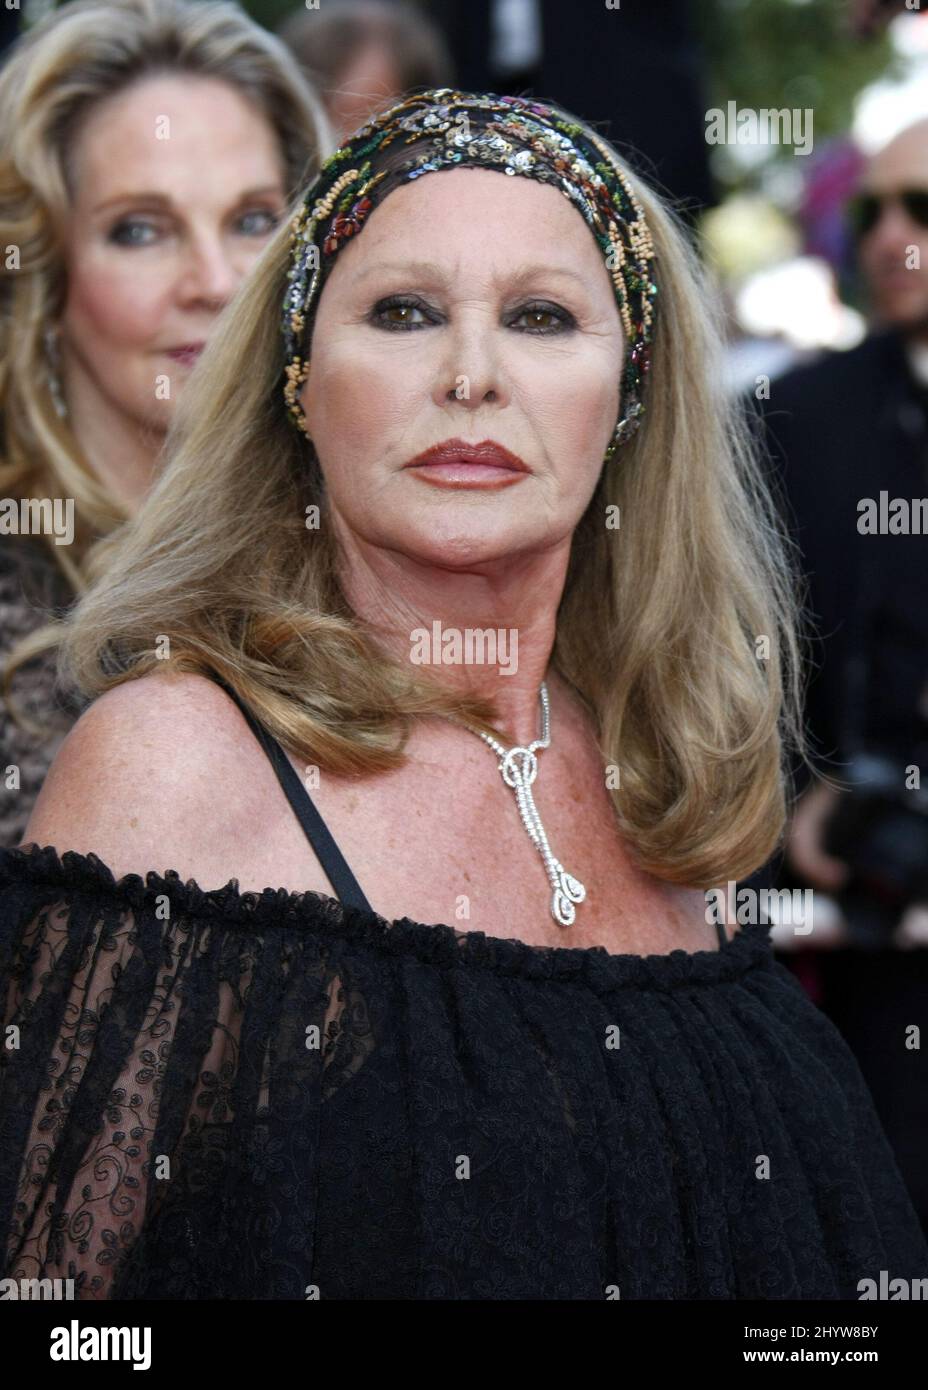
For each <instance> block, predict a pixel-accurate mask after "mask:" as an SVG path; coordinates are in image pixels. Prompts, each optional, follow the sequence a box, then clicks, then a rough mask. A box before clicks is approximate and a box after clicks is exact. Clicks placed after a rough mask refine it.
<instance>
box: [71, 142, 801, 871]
mask: <svg viewBox="0 0 928 1390" xmlns="http://www.w3.org/2000/svg"><path fill="white" fill-rule="evenodd" d="M571 119H576V118H574V117H571ZM615 158H616V161H617V163H618V164H619V166H620V167H621V168H622V169H623V170H624V171H625V173H626V175H627V176H628V177H629V179H630V180H631V183H632V185H633V187H634V188H635V190H636V191H637V193H638V196H639V198H640V199H641V202H642V204H643V207H644V210H645V213H646V216H647V218H648V221H649V224H650V227H651V231H652V234H653V238H654V244H655V248H656V255H657V259H656V279H657V281H658V284H659V287H660V288H659V313H658V319H657V328H656V333H655V338H654V343H653V354H652V365H651V371H650V376H649V380H648V385H647V415H646V417H645V421H644V424H643V426H642V428H641V429H640V430H639V432H638V433H637V435H635V436H634V437H633V438H632V440H631V441H630V442H629V443H628V444H627V445H626V446H625V447H624V448H622V449H620V450H619V451H618V453H617V454H616V456H615V457H614V458H613V459H612V461H611V462H609V463H608V464H606V465H605V466H604V468H603V471H602V475H601V477H600V481H599V484H598V486H597V489H596V491H595V493H594V496H593V498H592V500H591V502H590V505H589V507H588V509H587V511H586V512H585V514H584V516H583V517H582V519H581V521H580V523H579V525H578V527H577V530H576V533H575V536H574V539H573V545H572V553H571V561H570V565H569V568H568V575H567V580H566V586H565V591H564V595H563V598H562V602H561V604H560V608H559V611H558V617H557V631H556V639H555V647H554V652H553V664H554V666H555V668H556V670H557V671H558V672H559V674H560V675H561V676H562V677H563V678H564V679H565V680H566V681H568V682H569V683H570V684H571V686H572V687H573V688H574V690H575V691H576V692H577V693H578V694H579V696H580V697H581V698H582V699H583V701H584V702H585V704H586V706H587V707H588V709H589V710H590V712H591V713H592V715H593V717H594V719H595V722H596V726H597V728H598V731H599V742H600V748H601V752H602V756H603V759H604V762H605V764H606V765H607V766H611V767H612V768H613V769H616V770H618V774H619V777H618V780H619V783H620V785H619V786H618V787H615V786H614V785H613V784H614V782H615V780H616V778H615V776H614V775H613V777H612V778H611V779H610V780H609V781H607V785H608V786H610V787H612V788H613V789H612V790H611V792H610V794H611V796H612V798H613V801H614V805H615V808H616V812H617V816H618V821H619V826H620V829H621V831H622V832H623V834H624V835H625V837H626V838H627V840H628V842H629V844H630V847H631V848H632V850H633V852H635V853H636V856H637V858H638V861H639V863H640V864H641V865H642V867H644V868H645V869H647V870H649V871H651V872H653V873H655V874H657V875H658V876H659V877H661V878H664V879H669V880H671V881H674V882H677V883H681V884H686V885H692V886H696V887H709V886H712V885H715V884H718V883H719V882H726V881H727V880H728V879H739V878H743V877H746V876H747V875H748V874H749V873H750V872H751V871H753V870H754V869H756V868H757V867H758V866H760V865H761V864H763V863H764V862H765V861H766V859H767V858H768V857H769V855H770V854H771V852H772V851H773V850H774V849H775V848H776V846H777V845H778V843H779V842H780V837H781V835H782V832H783V827H784V819H785V810H786V804H785V803H786V789H787V785H788V782H789V772H788V754H789V752H790V751H791V750H792V749H796V750H799V751H800V752H801V754H802V756H803V757H805V751H804V750H805V745H804V740H803V735H802V723H801V717H800V714H799V710H800V703H801V693H802V692H801V688H800V669H801V668H800V655H799V650H798V646H799V644H798V638H797V629H798V617H799V602H798V596H797V591H798V580H797V578H796V571H795V570H794V567H793V563H792V557H791V555H790V553H789V550H788V548H787V547H788V545H789V542H788V541H787V540H786V537H785V535H784V533H783V530H782V527H781V525H780V523H779V521H778V513H777V510H776V507H775V505H774V503H773V501H772V500H771V498H770V496H769V493H768V491H767V489H766V486H765V482H764V473H763V469H762V467H761V466H760V463H759V461H758V459H757V458H756V456H755V454H754V452H753V447H754V446H753V444H752V442H751V433H750V431H749V429H748V426H747V423H746V421H745V420H744V418H743V417H742V409H743V408H741V407H739V406H737V405H736V404H734V403H731V402H730V401H728V400H727V399H726V396H725V394H724V390H723V387H722V371H721V366H720V354H721V347H722V327H721V323H720V319H719V314H718V310H717V309H716V307H715V299H714V296H713V295H712V294H711V293H710V291H709V289H708V287H707V285H706V283H705V281H704V274H703V271H702V269H701V267H700V264H699V262H698V259H697V257H696V255H695V253H694V252H693V250H692V249H691V247H690V244H689V242H688V240H687V237H686V234H685V232H684V231H683V229H682V226H681V225H680V223H679V222H678V220H677V218H676V216H675V214H673V213H672V212H670V211H668V210H667V209H666V208H665V207H664V206H663V205H662V204H661V203H660V201H659V200H658V199H657V198H656V197H655V196H654V195H653V193H651V192H649V190H648V189H647V188H646V187H645V186H643V185H642V182H641V180H640V179H638V178H636V177H635V176H634V175H633V174H632V173H630V171H629V170H628V169H627V168H626V166H625V165H624V162H623V161H621V160H620V159H619V158H618V156H615ZM434 177H440V173H438V174H435V175H434ZM289 237H290V233H289V229H288V228H286V227H282V228H280V229H279V230H278V232H277V234H276V235H275V236H274V238H273V239H272V241H271V242H270V243H269V245H268V246H267V247H266V248H265V250H264V252H263V253H262V256H261V258H260V259H259V261H258V262H257V264H256V266H255V269H254V271H253V273H252V275H251V277H250V280H249V282H248V284H247V285H246V286H245V288H244V290H243V292H242V293H241V294H240V295H239V297H238V299H237V302H236V303H235V304H234V305H233V306H232V307H231V310H230V312H229V316H228V319H227V320H226V322H225V325H224V331H223V332H222V333H221V334H217V335H216V336H215V337H214V338H213V339H212V340H211V341H210V343H209V344H208V346H207V348H206V350H205V352H204V354H203V358H202V360H201V363H200V369H198V373H197V378H196V380H195V381H194V382H192V383H191V386H190V388H189V389H188V391H187V392H186V394H185V396H184V398H183V400H182V401H181V402H180V405H179V409H178V411H177V413H176V415H175V417H174V420H173V421H172V425H171V430H170V435H169V439H168V445H167V450H166V453H167V456H168V457H169V459H170V463H169V465H168V467H167V470H166V471H165V473H164V474H163V476H162V477H161V479H160V480H159V482H158V483H157V484H156V486H155V488H154V490H153V492H152V493H151V495H150V496H149V499H148V501H147V503H146V505H145V506H144V507H143V508H142V510H141V511H140V512H139V514H138V515H137V516H136V517H135V518H134V519H133V521H132V522H131V523H130V524H129V526H128V527H127V528H126V529H125V530H124V531H123V532H122V533H121V534H120V535H119V536H117V537H114V538H112V541H111V548H112V554H111V555H110V556H109V557H108V568H107V575H106V578H105V579H104V580H103V581H102V582H101V583H100V584H98V585H97V586H96V587H95V588H94V589H93V590H91V592H90V593H89V594H88V595H87V596H86V597H85V598H84V599H83V601H82V602H81V603H80V605H79V606H78V608H77V610H76V613H75V614H74V615H73V618H72V622H71V624H70V626H69V629H68V631H67V632H66V634H65V637H64V644H63V647H62V650H61V652H60V653H59V661H60V669H61V673H62V674H64V675H66V677H67V678H68V679H71V680H74V681H75V682H76V683H77V684H78V685H79V686H80V687H81V689H82V690H83V691H84V692H85V693H86V694H87V695H88V696H90V697H93V696H96V695H98V694H100V693H102V692H103V691H105V690H107V689H109V688H110V687H112V686H114V685H117V684H119V683H120V682H122V681H125V680H127V679H131V678H134V677H139V676H141V675H144V674H146V673H148V672H152V671H155V670H157V669H159V668H161V669H164V666H165V665H166V664H169V665H170V668H171V669H173V670H175V671H193V672H200V673H202V674H208V673H209V672H210V671H215V672H216V673H218V674H219V675H220V676H222V677H224V678H225V679H226V680H227V681H228V682H229V683H230V684H231V685H232V686H233V687H234V688H235V689H236V690H237V691H238V693H239V694H240V695H241V696H242V697H243V698H244V699H245V700H246V701H247V703H248V704H249V705H250V706H251V708H252V709H253V710H254V711H255V713H256V715H257V717H258V718H259V719H260V720H262V721H263V722H264V723H265V725H266V726H267V727H268V728H269V729H270V730H271V732H272V733H274V734H275V735H276V736H277V737H278V738H279V739H280V740H281V741H282V742H283V743H284V744H285V746H287V747H288V748H290V749H291V750H292V751H293V752H294V753H295V754H296V755H297V756H299V757H302V758H303V759H305V761H306V762H307V763H310V764H315V765H318V766H321V767H324V768H326V769H329V770H332V771H333V772H336V773H365V772H373V771H376V770H379V769H385V768H389V767H393V766H396V765H397V764H398V763H399V762H401V761H402V759H403V756H404V752H403V749H404V745H405V740H406V736H407V733H408V730H409V727H410V722H411V720H412V719H413V718H414V717H415V716H418V715H457V716H459V717H461V718H465V719H469V720H471V721H472V722H475V723H477V724H479V725H481V726H482V727H484V728H485V729H487V730H489V729H490V728H491V727H492V721H493V720H494V718H495V710H494V707H493V705H492V703H491V702H489V701H483V700H476V699H473V700H469V699H467V698H466V697H464V696H461V695H459V694H458V693H456V692H450V691H447V690H443V689H442V688H441V686H440V684H439V683H438V682H437V681H436V680H435V679H434V677H433V675H432V674H431V673H430V672H429V671H428V670H425V669H423V668H420V667H414V666H413V665H412V664H404V663H403V662H402V661H399V660H396V659H394V658H393V657H392V656H390V655H387V654H386V653H385V652H384V651H383V650H382V649H381V648H379V647H378V646H377V645H376V642H375V640H374V637H373V635H372V633H371V632H370V630H369V629H368V628H367V627H366V625H365V624H364V623H362V622H361V621H360V620H359V619H358V618H357V617H356V616H355V615H354V614H353V613H352V611H351V610H350V608H349V606H348V604H347V601H346V599H345V598H344V596H343V594H342V592H341V589H340V586H339V584H338V582H337V578H336V558H337V556H336V552H335V547H334V537H333V527H332V526H331V525H329V524H327V512H326V497H325V491H324V487H323V479H322V475H321V471H320V467H319V461H318V459H317V458H316V456H315V454H314V450H313V447H312V445H311V444H310V443H309V441H308V440H306V438H305V437H304V436H303V435H302V434H301V433H300V432H298V431H297V430H296V429H295V428H294V427H293V425H292V424H291V423H290V422H289V420H288V419H287V416H286V413H285V406H284V401H283V396H282V390H281V387H282V369H283V340H282V337H281V332H280V316H281V304H282V299H283V295H284V290H285V286H286V272H287V268H288V246H289ZM314 506H318V507H319V509H320V518H321V523H320V525H319V527H318V529H308V526H310V525H311V523H312V521H313V518H314V514H313V513H312V512H311V511H310V512H308V513H307V510H306V509H307V508H312V507H314ZM608 507H618V508H619V509H620V512H619V513H618V515H619V517H620V522H621V525H620V529H618V530H612V529H607V525H606V520H607V508H608ZM612 515H613V516H614V515H615V513H613V514H612ZM165 656H168V657H169V661H168V662H167V663H166V662H163V661H162V660H161V658H163V657H165Z"/></svg>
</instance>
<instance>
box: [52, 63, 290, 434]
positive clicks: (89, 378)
mask: <svg viewBox="0 0 928 1390" xmlns="http://www.w3.org/2000/svg"><path fill="white" fill-rule="evenodd" d="M284 179H285V173H284V166H283V161H282V157H281V152H280V148H279V144H278V140H277V137H276V134H275V132H274V129H273V127H272V126H271V125H270V124H269V123H268V121H267V120H266V119H265V117H264V116H263V115H261V114H260V112H258V111H256V110H255V109H254V108H253V107H252V106H250V105H249V104H248V103H247V102H246V101H245V100H244V99H243V98H242V97H241V96H240V95H239V93H238V92H237V91H236V90H235V89H234V88H233V87H231V86H229V85H228V84H227V83H225V82H223V81H219V80H217V79H215V78H199V77H187V76H185V77H178V76H177V75H167V74H166V75H163V76H156V77H150V78H145V79H143V80H141V81H139V82H137V83H135V84H134V85H133V86H131V87H129V88H127V89H126V90H125V91H123V92H120V93H118V94H117V95H116V96H113V97H109V98H106V99H105V100H103V101H101V102H100V103H98V104H97V105H96V106H95V107H94V108H93V109H92V110H91V112H90V113H89V115H88V117H87V119H86V121H85V123H84V124H83V125H82V127H81V128H80V131H79V134H78V136H77V139H76V142H75V146H74V149H73V162H72V164H71V182H72V185H73V204H72V212H71V216H70V219H69V224H68V227H67V229H66V241H67V245H66V271H67V302H66V306H65V310H64V314H63V316H62V319H61V323H60V341H61V349H62V358H63V375H64V382H65V389H66V394H67V395H68V396H69V398H70V396H71V393H72V392H74V391H79V392H80V393H81V399H82V401H83V402H84V403H85V405H86V404H89V406H90V408H91V409H93V408H94V406H95V404H96V405H97V406H100V405H102V404H103V403H104V402H105V404H106V406H107V407H108V411H109V413H112V411H113V410H114V409H115V411H116V412H118V413H119V414H123V415H125V416H127V417H130V418H131V419H132V420H133V421H135V422H136V423H138V424H140V425H143V426H151V427H153V428H154V429H155V430H156V431H159V432H163V430H164V429H165V428H166V427H167V425H168V423H169V421H170V416H171V413H172V410H173V405H174V401H175V400H176V398H177V395H178V393H179V392H180V391H181V390H182V389H183V386H184V383H185V381H186V380H187V377H188V375H189V372H190V369H191V366H192V365H193V363H194V362H195V360H196V354H195V352H190V353H188V354H185V353H183V352H178V350H179V349H183V348H185V347H186V348H193V349H195V348H196V347H197V345H200V346H201V347H202V345H203V344H204V343H205V342H206V340H207V339H208V338H209V336H210V333H211V332H212V330H213V328H214V326H215V323H216V319H217V316H218V314H219V312H220V310H221V309H222V307H223V305H224V304H225V303H226V302H227V300H228V299H229V298H230V297H231V295H232V294H233V292H234V291H235V289H236V287H237V286H238V285H239V283H240V282H241V280H242V278H243V277H244V276H245V275H246V274H247V273H248V271H249V269H250V267H251V266H252V264H253V263H254V261H255V259H256V258H257V257H258V255H260V253H261V251H262V250H263V249H264V246H265V245H266V243H267V241H268V238H269V236H270V234H271V232H272V230H273V228H274V226H275V224H276V222H277V221H279V219H280V218H281V216H282V215H284V214H285V211H286V202H285V190H284ZM101 398H102V399H101Z"/></svg>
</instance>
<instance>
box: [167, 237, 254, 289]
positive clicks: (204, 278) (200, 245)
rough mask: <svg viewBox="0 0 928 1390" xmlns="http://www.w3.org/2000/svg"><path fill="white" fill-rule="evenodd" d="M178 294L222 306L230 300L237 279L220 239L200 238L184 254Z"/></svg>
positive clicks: (237, 271) (238, 276) (235, 287)
mask: <svg viewBox="0 0 928 1390" xmlns="http://www.w3.org/2000/svg"><path fill="white" fill-rule="evenodd" d="M181 280H182V293H183V295H184V297H185V298H188V299H199V300H206V301H208V302H209V303H210V304H212V305H216V306H219V307H222V306H223V305H224V304H226V303H227V301H228V300H229V299H231V297H232V295H233V294H234V293H235V291H236V289H237V288H238V285H239V282H240V280H241V272H240V271H239V270H238V268H237V267H236V266H235V264H234V262H233V261H232V259H231V258H230V256H229V253H228V251H227V249H226V248H225V247H224V246H223V243H222V239H221V238H220V237H219V236H218V235H215V236H209V237H201V238H200V239H199V240H198V241H197V242H196V243H194V244H193V245H191V247H190V249H189V250H188V252H187V253H186V263H185V265H184V268H183V273H182V277H181Z"/></svg>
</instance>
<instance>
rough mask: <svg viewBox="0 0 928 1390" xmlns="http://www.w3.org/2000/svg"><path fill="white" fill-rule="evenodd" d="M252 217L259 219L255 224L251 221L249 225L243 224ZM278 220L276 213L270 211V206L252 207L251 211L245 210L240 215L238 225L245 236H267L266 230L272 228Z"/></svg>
mask: <svg viewBox="0 0 928 1390" xmlns="http://www.w3.org/2000/svg"><path fill="white" fill-rule="evenodd" d="M252 218H257V219H259V220H258V222H257V224H255V223H254V222H253V221H252V222H251V225H250V227H246V226H245V224H246V223H248V222H249V221H250V219H252ZM279 220H280V219H279V218H278V217H277V215H276V213H273V212H271V210H270V208H253V209H252V211H251V212H246V213H245V214H244V215H243V216H242V217H241V219H240V220H239V227H240V228H241V230H242V231H244V232H245V235H246V236H267V234H268V232H271V231H273V230H274V228H275V227H276V226H277V223H278V222H279Z"/></svg>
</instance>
